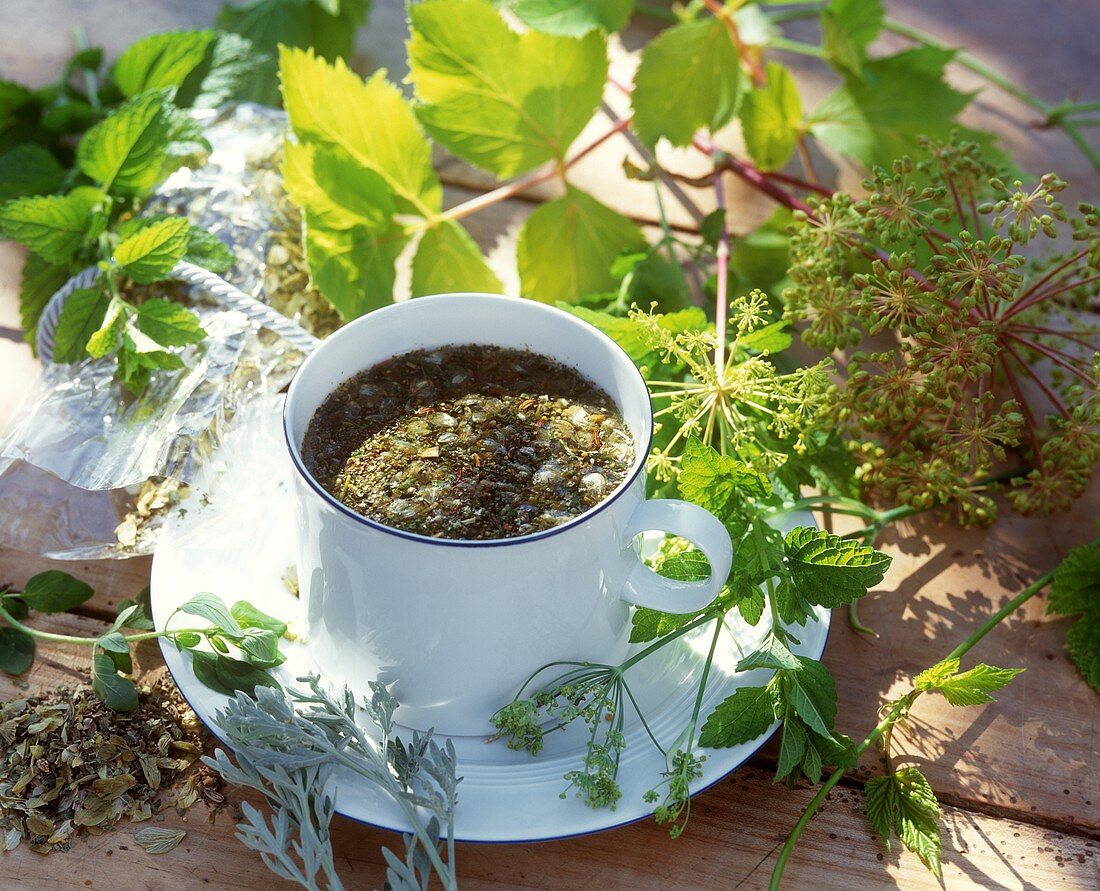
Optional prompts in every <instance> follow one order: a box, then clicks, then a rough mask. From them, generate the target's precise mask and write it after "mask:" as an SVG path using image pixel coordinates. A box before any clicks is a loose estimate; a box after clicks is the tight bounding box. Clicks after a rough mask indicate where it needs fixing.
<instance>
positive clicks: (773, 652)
mask: <svg viewBox="0 0 1100 891" xmlns="http://www.w3.org/2000/svg"><path fill="white" fill-rule="evenodd" d="M801 667H802V665H801V663H800V662H799V661H798V657H797V656H795V655H794V653H792V652H791V651H790V650H789V649H788V648H787V645H786V644H785V643H783V641H781V640H780V639H779V638H778V637H776V636H775V635H774V634H772V633H771V632H770V631H769V632H768V634H767V635H766V636H765V638H764V640H763V641H762V642H761V643H760V646H759V647H758V648H757V649H756V650H754V651H753V652H751V653H749V655H747V656H746V657H745V658H744V659H742V660H741V661H740V662H738V663H737V670H738V671H752V669H754V668H771V669H784V668H786V669H791V670H793V671H798V670H799V669H800V668H801Z"/></svg>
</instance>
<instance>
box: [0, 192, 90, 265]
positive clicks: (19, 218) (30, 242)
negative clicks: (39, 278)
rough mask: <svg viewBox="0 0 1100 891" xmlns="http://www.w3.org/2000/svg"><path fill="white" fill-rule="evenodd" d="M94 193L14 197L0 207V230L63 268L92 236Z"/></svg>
mask: <svg viewBox="0 0 1100 891" xmlns="http://www.w3.org/2000/svg"><path fill="white" fill-rule="evenodd" d="M101 198H102V194H101V193H97V192H95V190H92V189H88V190H83V189H82V190H77V191H74V192H71V193H70V194H68V195H36V196H31V197H27V198H17V199H15V200H14V201H9V202H8V203H7V204H5V205H4V206H3V207H0V231H2V232H3V234H4V235H6V236H7V237H8V238H11V239H13V240H14V241H18V242H19V243H20V244H23V245H26V246H27V248H28V249H29V250H31V251H32V252H34V253H36V254H38V255H39V256H40V257H42V259H44V260H46V261H47V262H49V263H55V264H57V265H65V264H67V263H68V262H69V261H70V260H72V259H73V255H74V254H75V253H76V252H77V251H78V250H80V248H81V247H82V246H83V244H84V241H85V239H86V238H88V237H89V236H90V235H91V234H92V233H91V229H90V227H91V225H92V209H93V208H94V207H95V205H96V204H97V203H99V200H100V199H101Z"/></svg>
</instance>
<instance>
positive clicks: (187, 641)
mask: <svg viewBox="0 0 1100 891" xmlns="http://www.w3.org/2000/svg"><path fill="white" fill-rule="evenodd" d="M172 640H173V642H174V643H175V644H176V646H177V647H178V648H179V649H181V650H189V649H191V648H192V647H197V646H198V645H199V644H200V643H201V642H202V635H201V634H198V633H196V632H194V631H180V632H179V633H177V634H174V635H173V636H172Z"/></svg>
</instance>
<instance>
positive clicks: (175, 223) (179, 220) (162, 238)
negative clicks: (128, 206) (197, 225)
mask: <svg viewBox="0 0 1100 891" xmlns="http://www.w3.org/2000/svg"><path fill="white" fill-rule="evenodd" d="M189 230H190V224H189V223H188V222H187V220H186V219H184V218H183V217H169V218H167V219H163V220H158V221H157V222H156V223H153V224H152V225H151V226H145V227H143V228H141V229H139V230H138V231H137V232H136V233H134V234H133V235H131V236H130V237H129V238H127V239H125V240H124V241H121V242H119V244H118V246H117V247H116V248H115V252H114V257H113V259H114V262H115V263H117V264H118V265H119V266H121V267H122V268H123V270H125V272H126V274H127V275H128V276H129V277H130V278H132V279H133V280H134V281H135V282H137V283H138V284H143V285H147V284H150V283H151V282H155V281H160V280H162V279H164V278H167V277H168V275H169V274H170V273H171V272H172V269H173V267H174V266H175V265H176V264H177V263H178V262H179V261H180V260H182V259H183V255H184V253H185V252H186V251H187V242H188V235H189Z"/></svg>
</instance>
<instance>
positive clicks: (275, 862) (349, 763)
mask: <svg viewBox="0 0 1100 891" xmlns="http://www.w3.org/2000/svg"><path fill="white" fill-rule="evenodd" d="M298 680H299V682H300V683H302V684H305V685H307V687H308V689H297V688H296V689H291V690H289V691H286V692H284V691H282V690H277V689H274V688H270V687H257V688H256V698H255V699H252V698H251V697H249V696H247V695H246V694H244V693H238V694H237V697H236V699H234V700H232V701H230V703H229V705H228V706H227V707H226V708H224V709H222V710H221V711H219V712H218V715H217V719H218V723H219V725H220V726H221V728H222V730H223V731H224V733H225V735H226V737H227V739H228V741H229V744H230V745H231V746H232V747H233V749H234V752H235V759H236V764H234V763H233V762H232V761H230V759H229V757H228V755H227V754H226V753H225V751H224V750H221V749H219V750H218V751H217V752H216V753H215V756H214V757H213V758H204V759H203V761H205V762H206V763H207V764H208V765H209V766H210V767H212V768H213V769H214V770H216V771H218V773H220V774H221V775H222V777H223V778H224V779H225V780H226V781H227V782H229V783H233V784H234V785H237V786H246V787H248V788H251V789H256V790H257V791H259V792H262V793H263V794H264V795H265V796H266V797H267V800H268V802H269V803H270V804H271V806H272V813H271V815H270V816H267V815H265V814H264V813H263V812H261V811H260V810H258V809H257V808H255V807H253V806H251V805H249V804H247V803H246V804H244V805H242V812H243V814H244V821H243V822H242V823H239V824H237V838H239V839H240V840H241V841H242V842H243V843H244V844H245V845H246V846H247V847H249V848H251V849H253V850H255V851H258V852H259V853H260V856H261V857H262V859H263V861H264V863H265V864H267V867H268V868H269V869H270V870H271V871H272V872H274V873H275V874H276V875H278V876H281V877H282V878H285V879H289V880H290V881H293V882H297V883H298V884H299V885H301V886H302V887H304V888H309V889H316V891H321V888H322V886H323V887H325V888H328V889H329V891H342V889H343V887H344V886H343V883H342V882H341V881H340V877H339V875H337V873H336V868H335V865H334V863H333V856H332V842H331V840H330V838H329V824H330V823H331V821H332V816H333V814H334V813H335V810H336V801H335V798H334V797H333V794H334V793H332V792H330V791H329V790H330V789H331V787H332V779H333V773H334V772H335V770H336V768H338V767H342V768H345V769H349V770H352V771H354V772H355V773H357V774H359V775H360V776H361V777H363V778H365V779H366V780H368V781H369V782H371V783H373V784H374V785H376V786H377V787H378V788H380V789H381V790H382V791H383V792H385V793H386V794H387V795H389V796H390V797H391V798H392V799H393V800H394V801H395V802H396V803H397V804H398V805H399V806H400V807H401V809H402V811H403V812H404V813H405V816H406V818H407V819H408V821H409V824H410V825H411V826H412V827H413V832H412V833H410V834H407V835H405V836H404V840H405V858H404V860H402V859H401V858H400V857H398V856H397V855H396V854H394V853H392V852H391V851H388V850H386V849H383V852H382V853H383V856H384V857H385V860H386V864H387V870H386V881H387V885H388V887H389V888H392V889H394V891H423V889H426V888H427V887H428V885H429V882H430V881H431V878H432V876H433V874H434V875H436V876H437V877H438V879H439V881H440V882H441V884H442V885H443V887H444V888H445V889H448V891H451V889H457V888H458V882H457V879H456V877H455V870H454V843H453V841H452V838H453V835H454V809H455V805H456V803H457V801H458V795H457V789H458V783H459V780H460V778H459V777H456V775H455V768H456V761H457V759H456V756H455V750H454V746H453V745H452V743H451V742H450V740H448V741H447V743H446V745H445V746H440V745H439V743H437V742H436V741H435V740H434V739H432V734H431V732H430V731H429V732H428V733H424V734H421V733H414V734H413V739H412V742H411V743H409V744H405V743H402V741H401V739H400V738H394V737H392V733H393V729H394V723H393V713H394V711H395V710H396V709H397V701H396V700H395V699H394V698H393V696H392V694H390V692H389V690H387V689H386V686H385V685H384V684H382V683H380V682H377V681H376V682H373V683H371V685H370V687H371V693H372V695H371V698H370V699H369V700H366V701H364V702H363V703H362V707H363V710H364V711H365V712H366V714H367V716H368V717H369V718H370V720H371V722H372V723H373V724H374V725H375V727H376V728H377V730H378V731H379V733H380V736H381V739H380V740H377V741H376V740H374V739H372V738H371V737H370V736H368V735H367V734H366V733H365V732H364V730H363V729H362V728H361V727H360V726H359V725H358V723H357V722H356V712H357V709H356V702H355V697H354V696H353V695H352V694H351V692H350V691H349V690H347V689H346V688H345V689H344V690H343V691H342V692H341V693H340V694H339V695H333V694H331V693H330V692H328V691H327V690H326V689H325V688H324V687H322V685H321V682H320V679H319V678H318V677H316V676H315V675H310V676H308V677H304V678H299V679H298ZM421 808H422V809H424V810H426V811H427V812H428V813H429V814H430V817H429V819H428V820H427V822H425V821H424V817H423V815H422V812H421V810H420V809H421ZM444 844H445V845H446V850H445V852H444V850H443V845H444Z"/></svg>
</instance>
